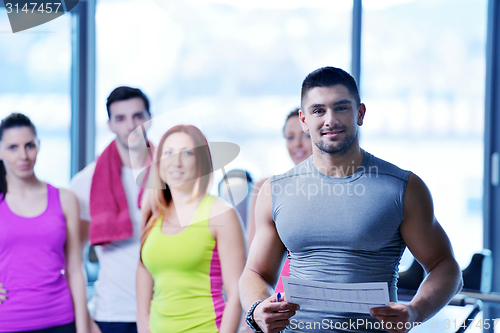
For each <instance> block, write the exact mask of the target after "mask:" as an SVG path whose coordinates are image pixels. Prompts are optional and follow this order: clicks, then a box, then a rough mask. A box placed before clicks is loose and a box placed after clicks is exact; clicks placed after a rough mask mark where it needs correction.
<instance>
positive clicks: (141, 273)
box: [136, 191, 154, 333]
mask: <svg viewBox="0 0 500 333" xmlns="http://www.w3.org/2000/svg"><path fill="white" fill-rule="evenodd" d="M151 212H152V203H151V193H150V191H146V192H144V195H143V197H142V202H141V236H142V233H143V232H144V228H145V226H146V223H147V221H148V220H149V218H150V216H151ZM153 284H154V282H153V277H152V276H151V274H150V273H149V271H148V270H147V269H146V267H144V264H143V263H142V258H141V260H139V265H138V267H137V276H136V293H137V331H138V333H149V309H150V306H151V299H152V298H153Z"/></svg>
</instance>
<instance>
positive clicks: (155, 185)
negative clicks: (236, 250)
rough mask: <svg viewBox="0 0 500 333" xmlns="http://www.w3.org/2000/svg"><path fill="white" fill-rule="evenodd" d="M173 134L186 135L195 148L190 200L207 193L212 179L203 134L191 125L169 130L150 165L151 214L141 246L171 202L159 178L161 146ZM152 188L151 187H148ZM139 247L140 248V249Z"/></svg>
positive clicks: (210, 158) (164, 185)
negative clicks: (193, 177)
mask: <svg viewBox="0 0 500 333" xmlns="http://www.w3.org/2000/svg"><path fill="white" fill-rule="evenodd" d="M174 133H186V134H187V135H189V137H190V138H191V140H193V143H194V146H195V148H194V149H193V150H194V155H195V156H196V183H195V186H194V188H193V193H192V195H191V200H194V199H196V198H198V197H199V196H201V195H204V194H206V193H207V190H208V185H209V184H210V181H211V179H212V172H213V166H212V156H211V155H210V149H209V147H208V142H207V139H206V138H205V136H204V135H203V133H202V132H201V131H200V130H199V129H198V128H197V127H195V126H193V125H178V126H175V127H172V128H171V129H169V130H168V131H167V132H166V133H165V134H164V135H163V137H162V138H161V140H160V142H159V144H158V148H157V150H156V161H155V163H153V164H152V165H151V172H150V175H149V179H148V184H149V185H148V188H152V189H151V190H150V191H151V197H152V199H153V204H152V207H154V208H152V214H151V217H150V218H149V220H148V221H147V222H146V226H145V227H144V231H143V233H142V235H141V244H142V245H144V242H145V241H146V238H147V237H148V235H149V232H150V231H151V228H152V227H153V226H154V224H155V222H156V221H157V220H158V219H159V218H160V216H162V215H165V213H166V212H167V211H168V206H169V204H170V203H171V201H172V194H171V193H170V188H169V187H168V185H167V184H165V182H164V181H163V180H162V179H161V178H160V173H159V171H160V160H161V157H162V151H163V144H164V143H165V140H166V139H167V138H168V137H169V136H170V135H172V134H174ZM150 186H152V187H150ZM142 245H141V247H142Z"/></svg>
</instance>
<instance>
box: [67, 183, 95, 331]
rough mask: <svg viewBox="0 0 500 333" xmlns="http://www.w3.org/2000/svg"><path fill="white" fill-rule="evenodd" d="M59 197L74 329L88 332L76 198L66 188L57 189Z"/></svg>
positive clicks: (88, 318)
mask: <svg viewBox="0 0 500 333" xmlns="http://www.w3.org/2000/svg"><path fill="white" fill-rule="evenodd" d="M59 197H60V201H61V206H62V209H63V212H64V216H65V217H66V229H67V237H66V245H65V254H66V280H67V281H68V286H69V289H70V291H71V296H72V298H73V306H74V309H75V321H76V331H77V332H78V333H87V332H89V320H90V317H89V313H88V310H87V297H86V292H85V279H84V278H83V272H82V253H81V247H80V229H79V228H80V224H79V222H80V218H79V208H78V200H77V199H76V196H75V195H74V194H73V193H72V192H70V191H69V190H66V189H60V190H59Z"/></svg>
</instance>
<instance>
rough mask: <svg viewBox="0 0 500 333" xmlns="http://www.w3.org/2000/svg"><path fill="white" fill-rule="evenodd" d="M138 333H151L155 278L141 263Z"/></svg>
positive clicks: (138, 284) (138, 289) (138, 287)
mask: <svg viewBox="0 0 500 333" xmlns="http://www.w3.org/2000/svg"><path fill="white" fill-rule="evenodd" d="M136 281H137V288H136V291H137V331H138V333H149V308H150V306H151V298H152V297H153V277H152V276H151V274H150V273H149V271H148V270H147V269H146V267H144V265H143V264H142V261H139V265H138V267H137V279H136Z"/></svg>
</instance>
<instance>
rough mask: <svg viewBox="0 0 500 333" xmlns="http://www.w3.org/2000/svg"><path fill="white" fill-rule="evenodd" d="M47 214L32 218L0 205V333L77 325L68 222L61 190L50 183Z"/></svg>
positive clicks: (3, 203) (3, 202)
mask: <svg viewBox="0 0 500 333" xmlns="http://www.w3.org/2000/svg"><path fill="white" fill-rule="evenodd" d="M47 194H48V202H47V208H46V209H45V211H44V212H43V213H42V214H41V215H39V216H36V217H32V218H27V217H22V216H19V215H16V214H14V213H13V212H12V211H11V210H10V208H9V206H8V205H7V202H6V200H5V199H4V200H2V201H1V202H0V282H1V283H3V285H4V286H5V289H6V290H7V291H8V294H7V296H8V299H7V300H5V301H3V302H2V304H0V332H17V331H27V330H38V329H43V328H48V327H53V326H58V325H65V324H69V323H71V322H73V321H74V320H75V315H74V310H73V301H72V298H71V293H70V290H69V287H68V283H67V281H66V278H65V275H64V274H65V267H66V262H65V252H64V244H65V243H66V219H65V217H64V214H63V211H62V207H61V203H60V201H59V191H58V189H57V188H55V187H53V186H51V185H49V184H47Z"/></svg>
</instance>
